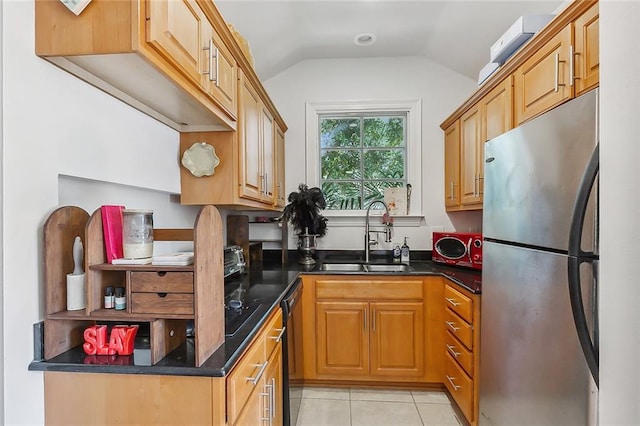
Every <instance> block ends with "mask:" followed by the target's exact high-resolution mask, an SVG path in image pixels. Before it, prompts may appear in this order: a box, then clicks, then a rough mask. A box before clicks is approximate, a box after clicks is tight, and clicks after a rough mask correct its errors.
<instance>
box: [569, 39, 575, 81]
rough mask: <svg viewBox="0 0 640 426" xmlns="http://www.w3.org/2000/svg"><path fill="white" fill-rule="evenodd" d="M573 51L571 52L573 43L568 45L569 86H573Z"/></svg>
mask: <svg viewBox="0 0 640 426" xmlns="http://www.w3.org/2000/svg"><path fill="white" fill-rule="evenodd" d="M573 55H575V53H574V52H573V45H571V46H569V86H573V80H574V79H575V78H576V77H575V76H574V72H575V70H574V69H573V68H574V65H575V64H574V59H575V58H574V57H573Z"/></svg>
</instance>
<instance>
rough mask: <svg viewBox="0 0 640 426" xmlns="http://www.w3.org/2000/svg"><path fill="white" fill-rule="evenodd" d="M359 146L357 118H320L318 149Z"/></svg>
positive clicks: (358, 123)
mask: <svg viewBox="0 0 640 426" xmlns="http://www.w3.org/2000/svg"><path fill="white" fill-rule="evenodd" d="M356 146H360V119H359V118H321V119H320V148H338V147H347V148H348V147H356Z"/></svg>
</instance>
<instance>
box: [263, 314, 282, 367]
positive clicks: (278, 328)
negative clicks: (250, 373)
mask: <svg viewBox="0 0 640 426" xmlns="http://www.w3.org/2000/svg"><path fill="white" fill-rule="evenodd" d="M283 328H284V326H283V325H282V309H280V308H278V310H277V311H276V312H275V314H274V315H273V316H272V317H271V319H270V320H269V322H268V323H267V324H266V325H265V328H264V336H265V339H264V340H265V342H264V344H265V350H266V355H265V356H266V357H267V358H269V357H270V356H271V354H272V353H273V350H274V349H275V348H276V346H278V344H279V343H280V342H282V336H283V335H284V332H285V330H284V329H283Z"/></svg>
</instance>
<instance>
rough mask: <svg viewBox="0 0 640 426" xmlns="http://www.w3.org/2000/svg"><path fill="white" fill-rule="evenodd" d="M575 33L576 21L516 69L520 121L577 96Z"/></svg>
mask: <svg viewBox="0 0 640 426" xmlns="http://www.w3.org/2000/svg"><path fill="white" fill-rule="evenodd" d="M572 34H573V31H572V24H569V25H567V26H566V27H565V28H564V29H563V30H562V31H560V32H559V33H558V34H557V35H556V36H554V37H553V38H552V39H551V40H549V41H548V42H547V43H546V44H545V45H544V46H543V47H542V48H541V49H540V50H538V51H537V52H536V53H534V54H533V55H532V56H531V58H529V59H528V60H527V61H526V62H525V63H524V64H522V66H520V68H518V69H517V70H516V72H515V118H516V122H517V124H521V123H523V122H524V121H526V120H528V119H530V118H532V117H535V116H537V115H539V114H541V113H543V112H545V111H548V110H550V109H551V108H553V107H554V106H556V105H559V104H560V103H562V102H564V101H565V100H567V99H569V98H571V97H572V96H573V85H571V84H570V76H569V61H570V46H571V41H572Z"/></svg>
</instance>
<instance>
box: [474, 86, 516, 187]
mask: <svg viewBox="0 0 640 426" xmlns="http://www.w3.org/2000/svg"><path fill="white" fill-rule="evenodd" d="M480 102H481V105H482V113H483V118H484V126H483V133H484V136H483V138H482V139H483V141H484V142H486V141H488V140H490V139H493V138H495V137H496V136H500V135H501V134H503V133H505V132H507V131H509V130H511V129H512V128H513V76H512V75H510V76H509V77H507V78H506V79H505V80H504V81H503V82H502V83H500V85H498V86H497V87H495V88H494V89H493V90H491V92H489V93H487V94H486V95H485V97H484V98H482V100H481V101H480ZM481 160H484V155H483V156H482V158H481ZM480 164H481V166H482V169H483V172H482V176H483V177H484V161H480Z"/></svg>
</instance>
